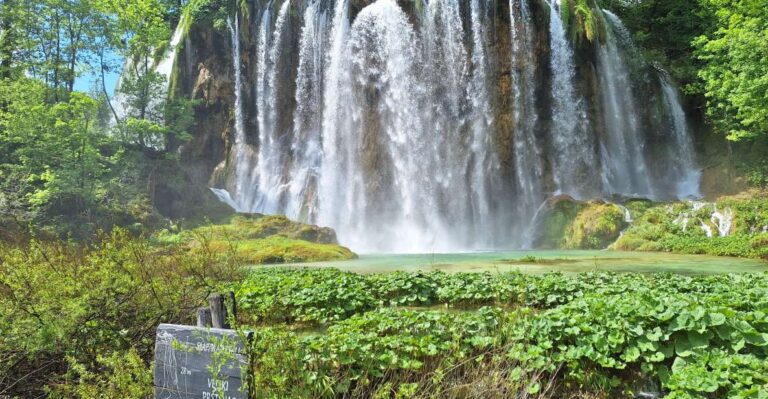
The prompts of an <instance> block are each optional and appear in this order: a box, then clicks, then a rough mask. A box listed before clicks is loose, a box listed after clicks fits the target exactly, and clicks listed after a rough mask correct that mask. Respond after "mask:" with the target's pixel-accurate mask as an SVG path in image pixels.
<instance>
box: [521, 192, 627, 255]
mask: <svg viewBox="0 0 768 399" xmlns="http://www.w3.org/2000/svg"><path fill="white" fill-rule="evenodd" d="M541 212H542V216H540V220H539V224H538V232H539V235H538V238H537V239H536V241H535V245H536V247H538V248H542V249H553V248H568V249H603V248H606V247H608V246H609V245H611V243H613V242H614V241H615V240H616V239H617V238H618V237H619V235H620V234H621V231H622V230H623V229H624V228H626V227H627V223H626V222H625V221H624V211H623V210H622V209H621V208H620V207H618V206H617V205H614V204H610V203H606V202H603V201H591V202H582V201H577V200H574V199H573V198H571V197H569V196H565V195H561V196H557V197H554V198H552V199H550V200H548V201H547V203H546V204H545V206H544V209H543V210H542V211H541Z"/></svg>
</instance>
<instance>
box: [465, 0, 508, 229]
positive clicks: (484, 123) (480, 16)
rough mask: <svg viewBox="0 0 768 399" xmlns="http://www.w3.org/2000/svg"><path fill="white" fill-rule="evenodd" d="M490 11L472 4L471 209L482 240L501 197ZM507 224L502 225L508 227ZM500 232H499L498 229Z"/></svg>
mask: <svg viewBox="0 0 768 399" xmlns="http://www.w3.org/2000/svg"><path fill="white" fill-rule="evenodd" d="M486 17H487V11H486V10H485V9H484V7H483V6H482V5H481V2H480V0H472V1H471V4H470V23H471V39H472V41H471V42H472V46H471V63H470V66H471V70H472V73H471V76H470V80H469V86H468V91H467V98H468V101H469V107H470V110H471V111H470V112H471V117H470V123H469V125H470V126H469V129H470V132H471V136H470V137H471V141H470V151H469V152H470V154H471V157H470V158H471V159H470V164H469V165H468V168H469V171H470V182H471V187H469V190H470V192H471V198H470V207H471V213H472V216H473V219H474V221H475V223H474V231H471V232H470V233H471V234H472V235H473V236H474V237H482V236H483V234H487V229H489V227H490V226H493V221H494V219H495V220H496V221H498V218H495V215H493V214H492V210H491V206H490V204H489V199H490V198H493V197H494V196H497V197H501V196H502V193H501V192H499V191H498V189H499V188H500V187H501V183H500V182H499V181H498V179H497V176H498V173H499V168H500V166H499V159H498V157H497V156H496V151H495V149H494V148H493V144H494V143H493V140H492V135H490V134H488V132H489V131H490V129H491V127H492V126H493V120H494V118H493V113H492V112H491V99H490V96H491V95H490V93H489V87H488V85H489V77H488V51H487V48H486V46H487V44H486V41H487V39H486V36H487V32H486V29H485V25H484V19H485V18H486ZM504 222H506V221H502V223H504ZM494 230H496V229H494Z"/></svg>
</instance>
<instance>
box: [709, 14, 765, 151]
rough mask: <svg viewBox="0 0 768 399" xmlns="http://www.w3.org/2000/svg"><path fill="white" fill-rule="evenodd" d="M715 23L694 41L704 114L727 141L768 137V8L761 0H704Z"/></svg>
mask: <svg viewBox="0 0 768 399" xmlns="http://www.w3.org/2000/svg"><path fill="white" fill-rule="evenodd" d="M702 2H703V5H704V6H705V7H709V8H710V9H711V10H712V11H713V12H714V15H715V16H716V21H717V24H716V26H715V28H714V29H713V30H712V31H711V32H709V33H707V34H705V35H702V36H700V37H699V38H697V39H696V40H695V45H696V48H697V51H696V56H697V57H698V59H700V60H701V61H703V62H705V65H704V67H703V68H702V69H701V70H700V71H699V76H700V77H701V79H702V80H703V81H704V90H705V95H706V97H707V101H708V111H707V114H708V116H709V117H710V118H711V119H712V120H713V121H714V124H715V126H716V127H717V128H718V130H720V131H722V132H723V133H726V134H727V135H728V138H729V139H730V140H734V141H738V140H742V139H748V138H759V137H763V138H766V137H768V94H767V93H768V62H767V61H766V60H768V7H766V4H765V1H763V0H702Z"/></svg>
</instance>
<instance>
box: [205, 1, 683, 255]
mask: <svg viewBox="0 0 768 399" xmlns="http://www.w3.org/2000/svg"><path fill="white" fill-rule="evenodd" d="M501 1H503V0H501ZM551 1H552V2H551V3H550V4H549V7H550V8H551V13H550V17H549V25H548V29H543V28H545V27H543V26H538V25H540V24H541V22H540V21H541V18H540V17H541V14H540V13H538V12H539V11H541V10H540V9H538V10H539V11H536V10H537V8H535V7H540V5H538V4H539V3H534V2H529V1H525V0H522V1H521V0H510V2H509V7H510V9H509V17H510V20H509V21H507V23H511V26H510V27H509V28H510V33H509V35H510V36H508V37H507V38H506V39H505V40H501V41H500V40H499V37H498V33H497V32H496V31H495V29H496V28H494V29H490V28H489V27H492V26H494V25H492V24H489V21H491V20H492V19H494V20H498V19H499V16H498V15H496V13H497V12H498V9H499V8H500V5H499V4H497V3H495V2H494V1H485V0H471V1H469V2H468V3H465V2H462V1H460V0H425V1H423V2H422V3H420V4H422V6H421V8H419V7H414V10H411V11H408V12H412V13H413V15H409V14H407V12H406V11H405V10H403V9H401V8H400V6H399V5H398V3H397V2H396V1H395V0H377V1H375V2H373V3H372V4H369V5H368V6H366V7H364V8H362V9H360V8H359V4H358V3H357V2H351V1H350V0H336V1H334V2H332V3H329V2H326V1H323V0H312V1H306V2H299V4H298V5H296V3H295V2H290V1H282V0H272V1H270V2H269V3H268V4H266V5H264V7H263V8H261V9H258V7H257V9H258V10H257V13H255V15H256V17H255V18H253V19H252V21H253V22H252V23H253V24H254V29H253V30H251V31H252V32H254V36H255V40H254V41H255V42H256V43H255V45H251V46H250V47H247V48H245V49H241V45H242V43H240V40H241V38H240V33H239V21H238V19H237V18H234V19H232V20H231V21H230V27H231V28H230V33H231V34H232V49H233V55H232V57H233V61H234V64H235V68H234V81H235V86H236V90H235V97H236V98H235V101H234V103H235V104H234V116H235V117H234V125H235V126H234V129H233V131H234V140H233V144H232V147H231V148H230V152H231V153H232V154H231V155H230V160H233V161H234V167H232V168H231V169H230V172H231V173H230V176H229V180H228V182H227V183H226V185H227V188H228V189H229V190H228V191H225V190H222V189H217V190H215V193H216V195H217V196H219V198H220V199H221V200H222V201H226V202H227V203H230V204H235V205H236V206H235V207H236V208H237V209H238V210H242V211H249V212H260V213H282V214H286V215H287V216H289V217H291V218H294V219H299V220H302V221H306V222H312V223H318V224H322V225H326V226H330V227H333V228H334V229H336V231H337V233H338V237H339V239H340V241H341V242H342V243H344V244H345V245H349V246H350V247H352V248H353V249H354V250H356V251H362V252H377V251H391V252H428V251H456V250H468V249H492V248H502V247H520V246H526V245H530V243H531V242H532V241H533V239H534V227H535V220H534V219H535V215H536V214H537V213H538V211H537V210H541V209H542V204H543V203H545V200H546V197H547V195H548V193H547V192H546V191H549V190H550V189H551V190H552V191H553V192H555V193H562V194H567V195H570V196H573V197H575V198H579V199H588V198H591V197H593V196H598V195H613V194H618V195H623V196H633V195H639V196H649V197H654V196H655V195H656V191H659V195H667V196H672V197H674V196H680V197H682V196H688V195H695V193H696V189H697V184H696V182H695V180H697V176H696V178H694V176H695V174H696V173H698V172H696V167H695V162H694V159H693V155H692V154H693V152H692V151H693V149H692V145H691V141H690V132H689V130H690V129H688V127H687V125H686V124H685V115H684V113H683V111H682V107H681V106H680V102H679V98H678V95H677V92H676V90H675V89H674V87H673V86H672V85H671V84H669V81H668V80H664V79H662V80H661V81H660V83H656V84H660V86H658V87H659V93H660V94H659V96H660V98H663V100H664V101H663V102H664V105H663V107H664V110H662V111H660V113H659V115H662V114H663V116H664V117H665V118H666V119H665V118H662V117H657V118H656V119H655V120H662V121H663V123H666V125H665V126H664V127H665V128H667V126H668V130H669V134H668V135H666V136H665V137H667V139H668V141H669V143H668V146H670V147H672V148H673V150H672V151H670V152H669V154H665V155H663V159H661V163H663V164H665V165H666V164H675V165H678V166H676V167H675V170H677V171H678V172H676V173H677V174H676V175H675V177H674V178H675V179H677V182H678V185H673V184H667V185H660V184H657V183H656V182H657V180H658V179H660V177H659V176H652V173H651V171H649V170H648V167H647V165H646V163H647V162H649V161H647V157H650V156H651V155H649V154H648V151H647V150H646V148H645V140H646V134H645V130H644V129H645V126H646V125H647V121H646V119H644V118H647V116H644V114H642V113H641V112H638V109H637V107H636V102H635V100H634V98H635V97H634V94H635V93H634V89H633V83H635V80H634V79H636V78H635V77H634V76H633V75H632V72H631V68H630V66H631V65H634V64H630V63H629V61H628V60H627V58H628V51H629V50H628V46H630V45H631V42H630V41H629V37H628V36H627V35H626V31H625V30H624V28H623V25H621V22H620V21H619V20H618V18H615V16H612V15H611V14H609V13H607V12H606V19H607V20H608V22H609V23H608V27H609V29H608V35H607V40H606V43H605V44H604V45H598V44H595V48H596V55H597V58H596V59H595V65H596V66H597V72H598V78H597V82H596V86H595V87H596V90H597V92H596V93H595V96H593V97H587V95H586V93H583V92H582V88H583V87H586V86H587V85H586V84H584V82H583V81H582V80H581V79H584V77H583V76H580V73H581V72H580V71H582V69H580V68H577V67H578V65H576V59H577V57H576V53H575V51H576V50H575V49H574V47H573V46H572V45H571V44H570V43H569V41H568V35H567V34H566V30H565V28H564V26H563V22H562V21H561V20H560V17H559V12H558V9H559V4H558V2H557V1H556V0H551ZM273 2H274V3H273ZM295 7H300V9H298V10H295V9H293V8H295ZM274 12H276V14H275V15H274V18H273V13H274ZM295 21H300V22H301V26H300V27H301V29H300V33H299V34H296V33H294V30H293V29H292V27H291V24H292V23H294V22H295ZM545 33H546V35H544V34H545ZM505 34H507V33H506V32H505ZM500 43H505V44H507V45H508V48H500V45H501V44H500ZM547 45H548V46H549V48H548V51H547V48H546V46H547ZM294 49H296V50H294ZM241 51H242V52H244V54H254V55H253V58H252V59H253V60H254V62H253V64H252V65H251V63H246V64H245V65H240V64H241V62H240V57H241V56H240V53H241ZM294 58H295V59H294ZM241 69H243V70H242V71H241ZM289 72H290V73H289ZM577 72H579V73H577ZM500 76H506V78H507V80H506V82H508V85H507V86H505V85H504V83H503V80H502V79H500ZM288 77H291V79H295V81H286V79H288ZM294 82H295V84H294ZM250 84H252V85H253V86H250V87H251V88H252V90H253V91H252V92H253V99H252V103H253V106H252V107H246V108H244V106H243V102H244V100H243V95H244V93H250V91H248V87H249V85H250ZM545 85H546V86H545ZM542 88H543V89H542ZM291 90H295V91H291ZM662 96H663V97H662ZM287 98H289V99H290V101H286V99H287ZM587 98H590V101H587ZM593 100H596V101H593ZM286 104H288V106H286ZM545 107H546V108H545ZM248 108H250V109H248ZM592 115H594V116H595V117H594V118H598V119H599V120H597V121H596V120H595V119H594V118H593V117H592ZM249 121H253V122H254V123H253V125H254V127H253V129H254V131H253V132H251V131H247V130H248V129H249V127H248V126H250V125H248V123H247V122H249ZM256 137H258V142H257V143H249V140H248V139H249V138H254V139H253V140H252V141H256V140H255V138H256ZM598 154H599V157H598V156H597V155H598ZM656 156H658V155H656ZM686 157H688V158H686ZM601 175H602V176H603V179H602V180H601V179H600V178H599V176H601ZM688 178H690V180H687V179H688ZM688 182H691V183H690V184H689V183H688ZM669 187H672V188H669ZM665 190H673V191H674V192H669V193H668V192H665ZM230 194H231V196H230Z"/></svg>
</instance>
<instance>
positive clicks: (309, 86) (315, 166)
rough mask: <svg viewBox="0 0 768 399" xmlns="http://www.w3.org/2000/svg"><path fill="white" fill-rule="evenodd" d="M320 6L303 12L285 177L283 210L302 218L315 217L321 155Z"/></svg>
mask: <svg viewBox="0 0 768 399" xmlns="http://www.w3.org/2000/svg"><path fill="white" fill-rule="evenodd" d="M319 7H320V1H319V0H315V1H312V2H311V3H309V5H308V6H307V9H306V10H305V11H304V27H303V28H302V31H301V39H300V43H299V66H298V72H297V80H296V111H295V112H294V116H293V129H294V133H293V142H292V143H291V151H292V152H293V154H294V159H293V165H292V168H291V171H290V179H289V180H288V184H289V185H290V186H289V189H288V194H289V195H288V205H287V207H286V213H288V214H290V215H298V216H299V218H300V219H302V220H307V219H314V218H315V217H316V216H317V214H316V210H317V203H316V197H317V184H318V178H319V174H320V166H321V161H322V155H323V154H322V147H321V146H322V104H323V65H324V60H325V43H326V37H325V33H326V31H327V24H328V22H327V18H326V14H325V12H324V11H322V10H320V9H319Z"/></svg>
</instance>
